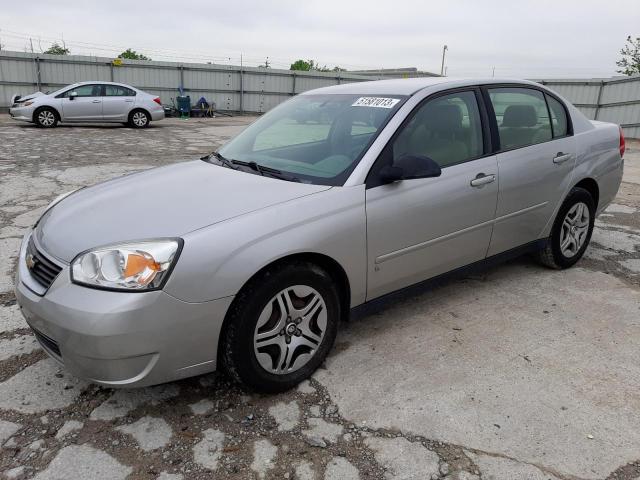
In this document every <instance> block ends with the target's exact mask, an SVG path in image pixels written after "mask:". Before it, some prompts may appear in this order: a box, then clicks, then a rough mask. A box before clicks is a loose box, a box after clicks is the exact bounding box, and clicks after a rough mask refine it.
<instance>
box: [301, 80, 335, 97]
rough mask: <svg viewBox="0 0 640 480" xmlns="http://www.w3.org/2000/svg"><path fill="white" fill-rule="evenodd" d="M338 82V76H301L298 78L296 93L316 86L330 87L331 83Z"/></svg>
mask: <svg viewBox="0 0 640 480" xmlns="http://www.w3.org/2000/svg"><path fill="white" fill-rule="evenodd" d="M337 84H338V79H337V78H315V77H312V78H308V77H303V76H299V77H297V78H296V93H302V92H306V91H307V90H313V89H314V88H321V87H328V86H330V85H337Z"/></svg>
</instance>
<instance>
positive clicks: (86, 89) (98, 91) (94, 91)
mask: <svg viewBox="0 0 640 480" xmlns="http://www.w3.org/2000/svg"><path fill="white" fill-rule="evenodd" d="M71 92H77V94H78V97H100V96H102V86H100V85H80V86H79V87H76V88H72V89H71V90H67V91H66V92H64V93H63V94H62V95H61V97H62V98H68V97H69V94H70V93H71Z"/></svg>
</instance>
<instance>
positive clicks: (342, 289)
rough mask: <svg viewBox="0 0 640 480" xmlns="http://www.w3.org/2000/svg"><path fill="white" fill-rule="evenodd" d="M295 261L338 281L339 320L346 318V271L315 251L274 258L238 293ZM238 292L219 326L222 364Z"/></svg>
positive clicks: (348, 301) (348, 293) (219, 360)
mask: <svg viewBox="0 0 640 480" xmlns="http://www.w3.org/2000/svg"><path fill="white" fill-rule="evenodd" d="M296 261H298V262H299V261H306V262H310V263H312V264H314V265H317V266H318V267H320V268H322V269H324V270H325V271H327V273H329V275H331V277H332V278H333V279H334V281H335V282H336V283H338V285H339V288H338V295H339V296H340V315H341V320H344V321H346V320H348V318H349V311H350V306H351V285H350V282H349V277H348V276H347V273H346V271H345V270H344V268H343V267H342V265H340V263H339V262H337V261H336V260H335V259H333V258H331V257H330V256H328V255H325V254H322V253H315V252H298V253H293V254H290V255H286V256H284V257H281V258H278V259H276V260H273V261H271V262H270V263H268V264H266V265H265V266H263V267H262V268H261V269H260V270H258V271H257V272H255V273H254V274H253V275H252V276H251V277H250V278H249V279H247V280H246V281H245V282H244V284H243V285H242V287H241V288H240V289H239V290H238V294H239V293H240V292H241V291H242V290H243V289H245V288H246V287H247V286H248V285H249V284H250V283H251V281H253V280H254V279H255V278H257V277H258V276H259V275H262V274H264V273H265V272H266V271H267V270H269V269H272V268H275V267H277V266H279V265H283V264H287V263H291V262H296ZM238 294H236V298H234V300H233V302H231V305H229V308H228V309H227V313H226V314H225V317H224V320H223V322H222V326H221V328H220V335H219V336H218V346H217V364H218V365H222V348H221V345H222V341H223V339H224V338H225V332H226V330H227V327H228V325H229V316H230V315H229V314H230V312H231V311H232V310H233V306H234V303H235V301H236V299H237V298H238Z"/></svg>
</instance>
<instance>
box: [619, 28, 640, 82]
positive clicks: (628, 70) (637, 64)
mask: <svg viewBox="0 0 640 480" xmlns="http://www.w3.org/2000/svg"><path fill="white" fill-rule="evenodd" d="M620 55H622V58H621V59H620V60H618V61H617V62H616V65H618V66H619V67H620V70H618V73H622V74H624V75H629V76H631V75H638V74H640V37H636V38H635V39H633V38H631V35H629V36H628V37H627V43H626V44H625V46H624V48H623V49H622V50H620Z"/></svg>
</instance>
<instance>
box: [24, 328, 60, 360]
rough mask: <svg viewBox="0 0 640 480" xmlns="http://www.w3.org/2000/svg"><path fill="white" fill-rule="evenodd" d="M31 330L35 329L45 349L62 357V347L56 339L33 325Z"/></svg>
mask: <svg viewBox="0 0 640 480" xmlns="http://www.w3.org/2000/svg"><path fill="white" fill-rule="evenodd" d="M31 330H33V333H34V334H35V336H36V338H37V339H38V341H39V342H40V345H42V347H43V348H44V349H45V350H47V351H49V352H51V353H53V354H54V355H56V356H57V357H62V355H61V354H60V347H58V344H57V342H56V341H55V340H54V339H52V338H50V337H47V336H46V335H45V334H44V333H42V332H39V331H38V330H36V329H35V328H33V327H31Z"/></svg>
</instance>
